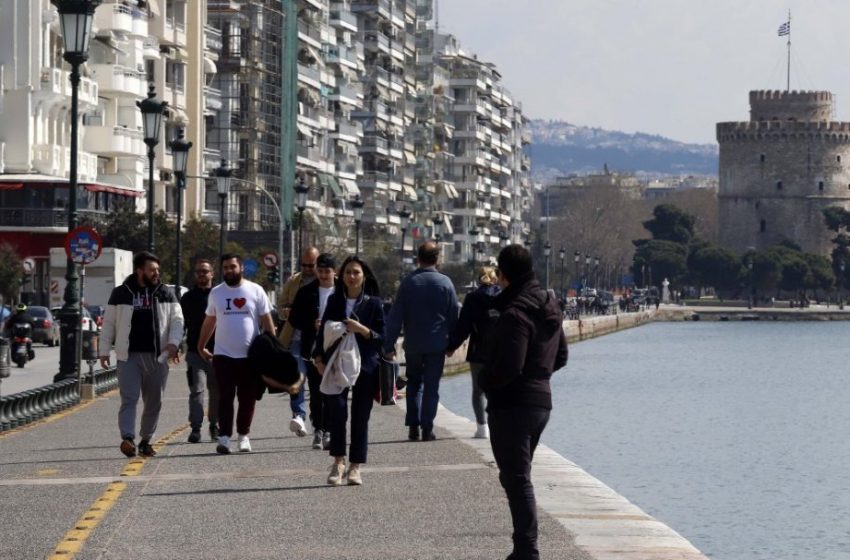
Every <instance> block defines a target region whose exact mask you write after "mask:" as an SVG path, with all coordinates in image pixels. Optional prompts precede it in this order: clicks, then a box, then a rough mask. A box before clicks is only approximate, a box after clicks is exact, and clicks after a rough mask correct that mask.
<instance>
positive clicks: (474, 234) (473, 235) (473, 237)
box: [469, 227, 481, 286]
mask: <svg viewBox="0 0 850 560" xmlns="http://www.w3.org/2000/svg"><path fill="white" fill-rule="evenodd" d="M479 233H481V232H480V231H478V228H477V227H474V228H472V229H471V230H469V255H470V258H471V261H472V276H471V278H472V280H471V282H472V285H473V286H475V256H476V255H475V253H476V251H477V250H478V249H477V246H476V244H477V241H478V234H479Z"/></svg>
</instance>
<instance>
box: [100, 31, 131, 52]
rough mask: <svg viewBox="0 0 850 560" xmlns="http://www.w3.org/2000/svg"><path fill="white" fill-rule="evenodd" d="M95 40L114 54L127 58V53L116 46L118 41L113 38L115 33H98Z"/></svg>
mask: <svg viewBox="0 0 850 560" xmlns="http://www.w3.org/2000/svg"><path fill="white" fill-rule="evenodd" d="M95 40H97V41H100V42H101V43H102V44H103V45H105V46H107V47H109V48H110V49H112V50H114V51H115V52H117V53H119V54H122V55H124V56H127V55H128V54H129V53H127V51H125V50H124V49H122V48H121V47H119V46H118V40H117V39H116V37H115V32H114V31H110V30H105V31H103V32H100V31H98V35H97V36H96V37H95Z"/></svg>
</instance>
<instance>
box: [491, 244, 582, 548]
mask: <svg viewBox="0 0 850 560" xmlns="http://www.w3.org/2000/svg"><path fill="white" fill-rule="evenodd" d="M498 266H499V268H498V272H497V274H498V279H499V285H500V286H501V288H502V292H501V293H500V294H499V295H497V296H496V298H495V301H494V309H495V310H496V311H498V313H499V318H498V320H497V321H496V324H495V325H494V326H493V333H492V335H489V336H490V337H491V338H490V339H491V340H495V341H497V343H494V344H489V345H485V352H486V354H487V355H486V356H485V358H486V361H485V363H484V367H483V369H482V371H481V372H480V373H479V383H480V384H481V387H482V388H483V389H484V391H485V393H486V395H487V413H488V417H487V420H488V422H489V424H490V446H491V447H492V449H493V456H494V457H495V459H496V465H497V466H498V467H499V482H501V484H502V487H503V488H504V490H505V494H507V497H508V505H509V507H510V511H511V520H512V522H513V545H514V546H513V551H512V552H511V554H510V556H508V558H510V559H511V560H538V559H539V558H540V553H539V552H538V548H537V504H536V501H535V498H534V486H533V485H532V484H531V461H532V458H533V457H534V451H535V449H536V448H537V443H538V442H539V441H540V436H541V434H542V433H543V430H544V428H545V427H546V423H547V422H548V421H549V412H550V410H551V409H552V392H551V389H550V386H549V378H550V377H551V376H552V372H553V371H555V370H557V369H560V368H562V367H563V366H564V365H566V363H567V339H566V337H565V336H564V330H563V325H562V322H561V312H560V309H559V308H558V302H557V299H556V297H555V296H554V295H553V294H552V293H551V292H548V291H547V290H545V289H544V288H543V287H542V286H541V285H540V283H539V282H538V281H537V280H536V279H535V277H534V271H533V267H532V261H531V255H530V254H529V253H528V251H527V250H526V249H525V248H524V247H522V246H521V245H509V246H507V247H505V248H504V249H502V251H501V252H500V253H499V258H498Z"/></svg>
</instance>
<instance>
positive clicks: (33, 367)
mask: <svg viewBox="0 0 850 560" xmlns="http://www.w3.org/2000/svg"><path fill="white" fill-rule="evenodd" d="M32 347H33V350H35V360H33V361H31V362H27V365H25V366H24V367H22V368H19V367H18V366H17V365H15V364H14V363H12V364H10V368H9V371H10V372H11V375H10V376H9V377H8V378H6V379H0V395H11V394H12V393H20V392H21V391H26V390H27V389H34V388H36V387H41V386H43V385H50V384H51V383H53V376H54V375H56V373H57V372H58V371H59V347H58V346H54V347H53V348H50V347H48V346H46V345H44V344H33V345H32ZM88 370H89V369H88V364H86V363H85V362H83V372H88Z"/></svg>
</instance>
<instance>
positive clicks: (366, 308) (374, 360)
mask: <svg viewBox="0 0 850 560" xmlns="http://www.w3.org/2000/svg"><path fill="white" fill-rule="evenodd" d="M378 296H379V290H378V282H377V280H376V279H375V275H374V274H372V271H371V269H370V268H369V266H368V265H367V264H366V263H365V262H364V261H363V260H361V259H360V258H359V257H356V256H351V257H348V258H347V259H345V261H344V262H343V263H342V267H341V268H340V273H339V278H337V288H336V290H334V293H333V295H331V297H330V298H329V299H328V304H327V307H326V308H325V314H324V316H323V317H322V325H321V328H320V329H319V333H318V336H317V339H316V350H315V352H314V362H315V364H316V367H317V368H318V370H319V372H320V373H324V369H325V364H327V363H328V359H329V358H330V356H331V354H332V353H333V350H334V347H330V348H328V349H327V350H325V349H324V330H325V322H327V321H339V322H343V323H345V325H346V329H347V330H348V333H349V334H348V336H354V337H356V340H357V348H358V350H359V351H360V374H359V375H358V376H357V380H356V381H355V383H354V387H353V389H352V396H351V446H350V448H349V460H350V465H349V467H348V472H347V473H346V471H345V444H346V423H347V421H348V391H349V389H347V388H346V389H343V390H342V391H341V392H340V393H339V394H334V395H327V396H326V397H325V399H326V401H325V407H326V410H327V411H328V413H329V415H330V426H331V445H330V455H331V456H332V457H333V458H334V463H333V465H332V466H331V472H330V475H329V476H328V484H331V485H333V486H338V485H340V484H342V483H343V479H344V478H347V480H348V484H353V485H360V484H363V479H362V477H361V475H360V465H361V464H363V463H365V462H366V455H367V452H368V443H369V416H370V414H371V412H372V403H373V398H374V396H375V393H376V391H377V390H378V367H379V364H380V356H379V353H380V349H381V344H382V343H383V340H384V311H383V302H382V301H381V298H380V297H378Z"/></svg>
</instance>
